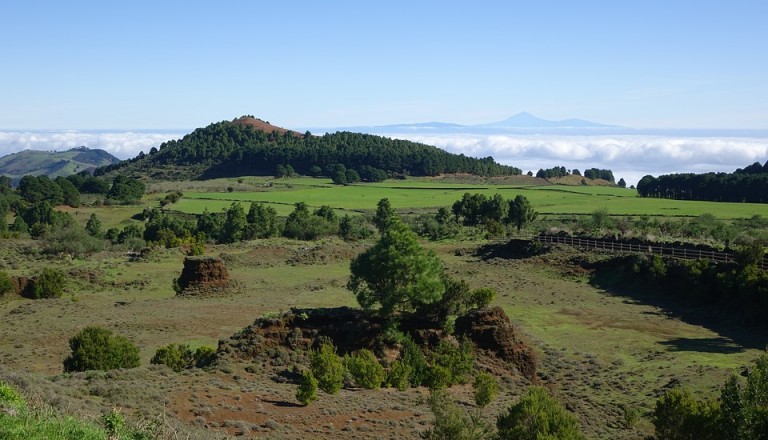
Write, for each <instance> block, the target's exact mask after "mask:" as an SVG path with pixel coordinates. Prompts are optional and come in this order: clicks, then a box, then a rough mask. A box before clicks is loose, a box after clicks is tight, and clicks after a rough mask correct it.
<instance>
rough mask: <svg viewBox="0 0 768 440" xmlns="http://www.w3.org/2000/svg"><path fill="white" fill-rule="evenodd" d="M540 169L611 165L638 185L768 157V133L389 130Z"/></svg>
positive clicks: (732, 167)
mask: <svg viewBox="0 0 768 440" xmlns="http://www.w3.org/2000/svg"><path fill="white" fill-rule="evenodd" d="M388 136H390V137H396V138H403V139H409V140H412V141H415V142H422V143H425V144H428V145H434V146H437V147H440V148H442V149H445V150H447V151H449V152H452V153H464V154H465V155H467V156H474V157H487V156H493V158H494V159H496V161H498V162H500V163H503V164H507V165H513V166H516V167H518V168H521V169H522V170H523V172H527V171H533V173H534V174H536V171H538V170H539V169H541V168H552V167H555V166H564V167H566V168H567V169H569V170H570V169H574V168H575V169H578V170H580V171H581V172H583V171H584V170H585V169H587V168H601V169H610V170H612V171H613V174H614V176H615V177H616V180H618V179H619V178H622V177H623V178H624V180H626V182H627V185H635V184H637V182H638V181H639V180H640V179H641V178H642V177H643V176H645V175H647V174H650V175H654V176H658V175H660V174H671V173H688V172H690V173H703V172H710V171H714V172H721V171H722V172H732V171H734V170H735V169H737V168H744V167H745V166H747V165H750V164H752V163H754V162H760V163H765V162H766V160H768V137H766V138H746V137H694V136H690V137H681V136H650V135H594V136H588V135H578V136H577V135H553V134H533V135H476V134H435V135H432V134H430V135H423V134H397V133H393V134H389V135H388Z"/></svg>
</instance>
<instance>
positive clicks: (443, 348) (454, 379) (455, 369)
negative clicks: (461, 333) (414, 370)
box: [429, 339, 475, 385]
mask: <svg viewBox="0 0 768 440" xmlns="http://www.w3.org/2000/svg"><path fill="white" fill-rule="evenodd" d="M473 350H474V346H473V344H472V342H471V341H470V340H469V339H462V340H461V341H460V342H459V343H458V344H455V343H452V342H450V341H449V340H447V339H443V340H441V341H440V343H439V344H438V346H437V347H435V349H434V350H433V351H432V352H430V354H429V357H430V361H431V366H432V367H435V366H439V367H442V368H444V369H445V370H446V371H447V372H448V373H449V376H448V385H453V384H459V383H465V382H466V380H467V376H468V375H469V373H471V372H472V366H473V364H474V362H475V356H474V353H473Z"/></svg>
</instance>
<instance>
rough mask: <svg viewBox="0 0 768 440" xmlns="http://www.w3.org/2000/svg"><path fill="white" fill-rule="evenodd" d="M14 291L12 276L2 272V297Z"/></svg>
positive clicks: (0, 282) (0, 290) (0, 280)
mask: <svg viewBox="0 0 768 440" xmlns="http://www.w3.org/2000/svg"><path fill="white" fill-rule="evenodd" d="M12 290H13V280H11V276H10V275H8V274H7V273H5V272H3V271H2V270H0V296H3V295H5V294H6V293H8V292H11V291H12Z"/></svg>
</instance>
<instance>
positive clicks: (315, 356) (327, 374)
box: [310, 343, 344, 394]
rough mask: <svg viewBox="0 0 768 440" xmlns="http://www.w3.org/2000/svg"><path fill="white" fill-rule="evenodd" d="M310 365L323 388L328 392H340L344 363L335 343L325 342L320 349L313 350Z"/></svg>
mask: <svg viewBox="0 0 768 440" xmlns="http://www.w3.org/2000/svg"><path fill="white" fill-rule="evenodd" d="M310 365H311V368H312V374H313V375H314V376H315V377H316V378H317V384H318V386H319V387H320V389H321V390H323V391H325V392H326V393H328V394H336V393H338V392H339V390H340V389H341V385H342V383H343V380H344V364H343V363H342V361H341V358H339V356H338V355H337V354H336V348H335V347H334V346H333V344H330V343H323V344H322V345H321V346H320V348H319V349H318V350H313V351H312V353H311V354H310Z"/></svg>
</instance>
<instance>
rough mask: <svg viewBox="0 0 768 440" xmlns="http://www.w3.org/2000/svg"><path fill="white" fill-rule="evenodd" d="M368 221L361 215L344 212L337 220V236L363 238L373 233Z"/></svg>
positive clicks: (345, 238)
mask: <svg viewBox="0 0 768 440" xmlns="http://www.w3.org/2000/svg"><path fill="white" fill-rule="evenodd" d="M374 232H375V231H374V230H373V229H372V227H371V225H370V223H368V222H367V221H366V220H365V218H363V217H362V216H351V215H349V214H344V217H342V218H341V219H340V220H339V237H341V238H343V239H344V240H364V239H366V238H369V237H370V236H372V235H373V234H374Z"/></svg>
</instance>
